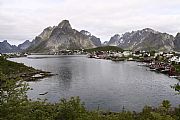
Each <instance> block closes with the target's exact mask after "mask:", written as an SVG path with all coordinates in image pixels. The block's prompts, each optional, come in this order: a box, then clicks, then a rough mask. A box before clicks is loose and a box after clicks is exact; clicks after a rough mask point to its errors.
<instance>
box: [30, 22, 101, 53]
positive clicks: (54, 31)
mask: <svg viewBox="0 0 180 120" xmlns="http://www.w3.org/2000/svg"><path fill="white" fill-rule="evenodd" d="M96 41H98V38H96V37H95V36H92V35H89V34H88V35H86V34H85V33H84V32H82V33H81V32H79V31H77V30H75V29H72V27H71V25H70V23H69V21H68V20H63V21H62V22H61V23H59V25H58V26H54V27H48V28H46V29H44V31H43V32H42V33H41V34H40V35H38V36H37V37H36V38H35V39H34V40H33V41H32V43H31V46H30V47H29V48H28V49H27V51H28V52H58V51H59V50H63V49H87V48H94V47H96V45H99V43H98V42H97V43H96Z"/></svg>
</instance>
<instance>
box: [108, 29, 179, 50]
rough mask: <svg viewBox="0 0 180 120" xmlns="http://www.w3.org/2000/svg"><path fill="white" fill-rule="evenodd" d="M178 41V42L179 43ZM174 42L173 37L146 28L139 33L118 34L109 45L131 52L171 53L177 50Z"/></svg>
mask: <svg viewBox="0 0 180 120" xmlns="http://www.w3.org/2000/svg"><path fill="white" fill-rule="evenodd" d="M177 39H178V38H177ZM178 40H179V39H178ZM178 40H176V41H177V42H179V41H178ZM174 42H175V38H174V37H173V36H172V35H169V34H167V33H161V32H158V31H155V30H153V29H150V28H146V29H142V30H138V31H132V32H126V33H125V34H122V35H119V34H116V35H114V36H113V37H111V39H110V41H109V42H108V43H107V45H112V46H118V47H120V48H123V49H131V50H161V51H170V50H174V48H175V45H174ZM177 49H179V48H177Z"/></svg>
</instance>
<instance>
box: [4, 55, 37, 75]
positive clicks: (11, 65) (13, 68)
mask: <svg viewBox="0 0 180 120" xmlns="http://www.w3.org/2000/svg"><path fill="white" fill-rule="evenodd" d="M34 71H35V69H34V68H32V67H27V66H25V65H24V64H21V63H16V62H12V61H8V60H6V59H5V58H2V57H0V72H2V73H3V74H4V75H8V76H12V75H14V76H18V75H19V74H22V73H30V72H34Z"/></svg>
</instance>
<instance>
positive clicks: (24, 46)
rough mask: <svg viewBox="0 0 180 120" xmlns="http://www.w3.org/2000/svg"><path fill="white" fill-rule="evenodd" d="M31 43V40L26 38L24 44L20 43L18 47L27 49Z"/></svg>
mask: <svg viewBox="0 0 180 120" xmlns="http://www.w3.org/2000/svg"><path fill="white" fill-rule="evenodd" d="M30 45H31V42H30V41H29V40H26V41H25V42H23V43H22V44H19V45H18V48H19V49H20V50H26V49H27V48H28V47H29V46H30Z"/></svg>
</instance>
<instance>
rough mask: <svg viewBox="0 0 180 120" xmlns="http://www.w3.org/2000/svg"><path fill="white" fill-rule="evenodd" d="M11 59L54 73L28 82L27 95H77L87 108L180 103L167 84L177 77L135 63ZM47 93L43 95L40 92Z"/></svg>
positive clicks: (118, 108)
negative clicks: (29, 88) (152, 70)
mask: <svg viewBox="0 0 180 120" xmlns="http://www.w3.org/2000/svg"><path fill="white" fill-rule="evenodd" d="M31 57H32V58H27V57H22V58H11V59H10V60H11V61H15V62H19V63H24V64H25V65H28V66H32V67H34V68H36V69H41V70H44V71H50V72H52V73H54V74H57V75H55V76H52V77H49V78H44V79H42V80H40V81H36V82H29V84H30V87H31V88H33V90H30V91H29V92H28V96H29V98H31V99H33V100H36V99H37V98H46V99H48V101H49V102H58V101H59V99H61V98H69V97H72V96H79V97H80V98H81V100H82V101H83V102H85V105H86V107H87V108H88V109H89V110H92V109H97V108H98V106H99V109H101V110H105V111H107V110H111V111H121V110H122V109H123V107H124V108H125V109H126V110H130V111H140V110H142V108H143V107H144V106H145V105H151V106H155V107H157V106H158V105H160V103H161V102H162V101H163V100H164V99H167V100H170V101H171V104H172V105H173V106H178V105H179V104H180V95H175V93H176V92H175V91H174V90H173V89H172V88H171V87H170V85H174V84H176V83H178V80H176V79H173V78H169V77H168V76H166V75H163V74H160V73H155V72H151V71H148V70H147V68H146V67H140V66H138V64H139V63H137V62H112V61H108V60H99V59H90V58H87V57H86V56H47V55H36V56H31ZM45 92H48V93H47V94H46V95H44V96H40V95H39V94H40V93H45Z"/></svg>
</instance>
